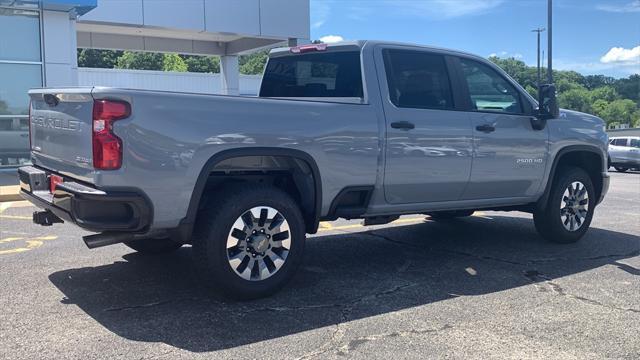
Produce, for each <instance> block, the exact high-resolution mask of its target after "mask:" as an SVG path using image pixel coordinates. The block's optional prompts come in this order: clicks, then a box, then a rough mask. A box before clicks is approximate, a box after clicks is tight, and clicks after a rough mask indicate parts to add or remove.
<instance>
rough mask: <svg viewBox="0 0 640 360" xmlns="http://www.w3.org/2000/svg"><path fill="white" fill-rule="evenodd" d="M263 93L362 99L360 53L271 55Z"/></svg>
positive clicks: (261, 90) (262, 88) (284, 95)
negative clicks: (273, 56)
mask: <svg viewBox="0 0 640 360" xmlns="http://www.w3.org/2000/svg"><path fill="white" fill-rule="evenodd" d="M260 96H261V97H355V98H362V97H363V91H362V72H361V69H360V52H359V51H340V52H336V51H334V52H315V53H311V54H303V55H291V56H280V57H275V58H271V59H269V62H268V63H267V68H266V70H265V74H264V77H263V79H262V87H261V88H260Z"/></svg>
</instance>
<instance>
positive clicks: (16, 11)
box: [0, 0, 42, 167]
mask: <svg viewBox="0 0 640 360" xmlns="http://www.w3.org/2000/svg"><path fill="white" fill-rule="evenodd" d="M30 4H33V2H30V1H14V2H12V3H11V4H8V3H7V2H6V1H3V0H0V34H5V35H3V36H0V79H2V80H1V81H0V167H6V166H16V165H20V164H23V163H25V162H27V161H28V159H29V118H28V114H29V96H28V95H27V92H28V91H29V89H31V88H36V87H41V86H42V57H41V44H40V13H39V12H38V11H36V10H32V9H29V5H30ZM7 5H9V6H8V7H5V6H7ZM7 34H11V35H10V36H7Z"/></svg>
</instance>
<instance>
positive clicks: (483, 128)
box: [476, 124, 496, 133]
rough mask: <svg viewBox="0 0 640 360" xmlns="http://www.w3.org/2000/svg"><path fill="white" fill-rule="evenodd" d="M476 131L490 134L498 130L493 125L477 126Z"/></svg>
mask: <svg viewBox="0 0 640 360" xmlns="http://www.w3.org/2000/svg"><path fill="white" fill-rule="evenodd" d="M476 130H478V131H482V132H483V133H490V132H494V131H496V128H495V127H494V126H493V125H490V124H484V125H478V126H476Z"/></svg>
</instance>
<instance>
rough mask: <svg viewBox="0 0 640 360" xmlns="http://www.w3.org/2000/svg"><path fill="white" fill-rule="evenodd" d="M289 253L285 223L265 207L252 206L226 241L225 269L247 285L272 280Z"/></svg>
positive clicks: (287, 224) (281, 217)
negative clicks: (247, 283)
mask: <svg viewBox="0 0 640 360" xmlns="http://www.w3.org/2000/svg"><path fill="white" fill-rule="evenodd" d="M290 249H291V234H290V231H289V223H288V222H287V219H285V217H284V216H283V215H282V214H281V213H280V212H279V211H278V210H276V209H274V208H272V207H268V206H256V207H254V208H251V209H250V210H247V211H246V212H244V213H243V214H242V215H241V216H240V217H239V218H238V219H237V220H236V221H235V223H234V224H233V226H232V227H231V230H230V231H229V235H228V237H227V259H228V261H229V266H231V268H232V269H233V271H235V273H236V274H238V276H240V277H241V278H243V279H245V280H249V281H260V280H265V279H267V278H269V277H271V276H273V275H274V274H275V273H276V272H278V270H280V269H281V268H282V266H283V265H284V263H285V261H287V256H288V255H289V250H290Z"/></svg>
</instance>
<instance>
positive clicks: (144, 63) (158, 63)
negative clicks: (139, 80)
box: [116, 51, 164, 71]
mask: <svg viewBox="0 0 640 360" xmlns="http://www.w3.org/2000/svg"><path fill="white" fill-rule="evenodd" d="M163 60H164V56H163V54H160V53H151V52H134V51H125V52H124V53H123V54H122V56H120V57H119V58H118V63H117V64H116V67H117V68H118V69H132V70H158V71H162V70H163V69H164V61H163Z"/></svg>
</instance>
